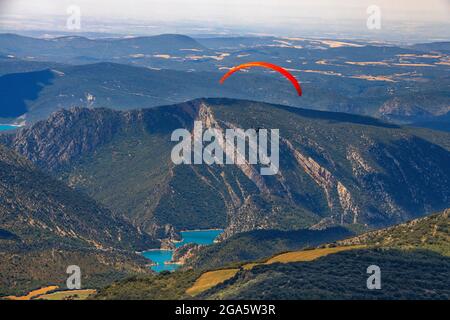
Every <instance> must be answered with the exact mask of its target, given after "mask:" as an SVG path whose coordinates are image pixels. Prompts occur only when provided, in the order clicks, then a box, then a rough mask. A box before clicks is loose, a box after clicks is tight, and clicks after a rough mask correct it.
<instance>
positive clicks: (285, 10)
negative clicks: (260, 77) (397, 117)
mask: <svg viewBox="0 0 450 320" xmlns="http://www.w3.org/2000/svg"><path fill="white" fill-rule="evenodd" d="M373 4H375V5H378V6H379V7H380V8H381V10H382V11H381V12H382V19H383V21H384V22H388V23H389V22H392V21H402V22H411V23H412V24H414V23H416V24H417V23H419V24H420V23H422V24H429V25H430V26H431V25H440V24H441V25H446V24H447V25H448V24H449V23H450V0H426V1H423V0H0V13H1V14H6V15H8V16H17V17H19V16H20V17H21V18H22V19H23V18H25V19H26V18H27V17H29V18H34V19H36V18H38V19H39V18H42V19H44V17H45V16H48V15H60V16H65V15H67V13H66V10H67V8H68V7H69V5H78V6H79V7H80V8H81V12H82V16H83V17H87V18H99V19H117V18H125V19H128V20H130V21H131V20H133V19H139V20H141V21H148V22H153V23H157V22H165V23H173V22H191V23H192V22H195V23H198V24H199V26H200V25H201V24H202V23H205V24H207V23H210V24H212V23H214V24H216V25H224V26H228V27H230V26H242V25H248V26H252V27H253V26H260V25H275V26H277V25H280V26H281V25H282V26H283V28H284V29H286V30H288V29H289V28H292V29H295V28H297V29H298V28H299V25H301V24H302V22H305V23H306V22H307V21H314V19H317V20H316V21H320V23H321V24H326V23H327V21H329V23H330V25H331V24H339V23H349V22H351V21H362V22H364V21H365V20H366V19H367V13H366V10H367V8H368V6H370V5H373ZM358 23H359V22H358ZM361 25H363V24H361Z"/></svg>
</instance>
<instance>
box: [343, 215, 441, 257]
mask: <svg viewBox="0 0 450 320" xmlns="http://www.w3.org/2000/svg"><path fill="white" fill-rule="evenodd" d="M449 214H450V209H449V210H445V211H444V212H443V213H439V214H434V215H431V216H428V217H425V218H420V219H416V220H412V221H409V222H407V223H404V224H400V225H397V226H393V227H391V228H388V229H383V230H379V231H373V232H369V233H365V234H362V235H360V236H357V237H354V238H350V239H347V240H343V241H338V244H339V245H360V244H366V245H370V246H380V247H384V248H386V247H394V248H403V249H409V248H412V249H413V248H423V249H427V250H431V251H436V252H438V253H440V254H442V255H445V256H450V220H449Z"/></svg>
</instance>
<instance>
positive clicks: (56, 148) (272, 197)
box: [9, 99, 450, 238]
mask: <svg viewBox="0 0 450 320" xmlns="http://www.w3.org/2000/svg"><path fill="white" fill-rule="evenodd" d="M195 120H197V121H202V123H203V126H204V128H217V129H222V130H225V129H228V128H243V129H250V128H268V129H272V128H274V129H279V130H280V170H279V172H278V174H277V175H275V176H261V175H260V174H259V172H260V171H259V169H260V166H259V165H252V164H249V163H248V162H247V161H246V162H244V163H242V164H239V165H236V166H234V165H212V166H207V165H174V164H173V163H172V162H171V160H170V152H171V148H172V147H173V146H174V143H172V142H171V141H170V135H171V133H172V131H173V130H175V129H178V128H186V129H188V130H192V128H193V123H194V121H195ZM428 136H429V135H428ZM427 139H428V138H427ZM427 139H425V138H422V136H419V135H418V134H417V135H416V134H415V133H414V132H412V131H411V130H409V129H408V130H406V129H402V128H400V127H395V126H391V125H387V124H384V123H381V122H378V121H377V120H374V119H370V118H364V117H359V116H351V115H345V114H338V113H322V112H315V111H307V110H300V109H294V108H287V107H280V106H274V105H268V104H262V103H256V102H250V101H239V100H227V99H202V100H195V101H192V102H188V103H184V104H181V105H176V106H169V107H161V108H156V109H148V110H139V111H128V112H119V111H110V110H103V109H100V110H88V109H72V110H69V111H61V112H58V113H56V114H54V115H52V117H51V118H50V119H49V120H47V121H45V122H39V123H37V124H35V125H34V126H32V127H31V128H27V129H23V130H21V131H20V132H19V133H18V134H17V135H16V137H14V138H12V139H11V140H10V141H9V144H10V146H12V147H13V148H14V149H15V150H16V151H18V152H19V153H21V154H22V155H24V156H25V157H27V158H28V159H30V160H31V161H33V162H34V163H35V164H37V165H38V166H40V167H41V168H43V169H46V170H48V171H49V172H51V173H52V174H55V175H57V176H58V177H60V178H62V179H64V180H66V181H69V182H70V184H71V185H72V186H73V187H74V188H78V189H81V190H83V191H85V192H87V193H88V194H90V195H91V196H93V197H94V198H95V199H97V200H98V201H100V202H102V203H103V204H104V205H106V206H107V207H109V208H111V209H113V210H115V211H117V212H121V213H124V214H126V215H127V217H128V219H129V220H130V221H132V223H133V224H134V225H136V226H137V227H139V228H140V229H141V230H143V231H146V232H147V233H151V234H153V235H156V234H158V238H159V237H170V235H169V233H172V232H162V231H164V230H169V231H170V230H172V229H171V227H170V226H173V227H174V228H175V229H196V228H212V227H222V228H226V231H225V233H224V235H223V237H228V236H230V235H232V234H235V233H237V232H242V231H248V230H253V229H268V228H273V229H295V228H301V227H314V228H318V229H320V228H323V227H326V226H330V225H336V224H360V225H369V226H374V227H377V226H387V225H391V224H394V223H398V222H401V221H404V220H407V219H410V218H414V217H416V216H417V215H421V214H425V213H428V212H431V211H433V210H439V209H441V208H443V207H446V206H450V188H449V183H448V182H449V181H450V168H449V166H448V163H450V152H449V151H448V150H447V149H445V147H444V146H445V143H444V142H443V143H440V142H439V141H440V139H441V140H446V139H448V136H446V135H445V134H441V135H440V136H439V137H433V139H430V140H427ZM431 141H433V142H431Z"/></svg>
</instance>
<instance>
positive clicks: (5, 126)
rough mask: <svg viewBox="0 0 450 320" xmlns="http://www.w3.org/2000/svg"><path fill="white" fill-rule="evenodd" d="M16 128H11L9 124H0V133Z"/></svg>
mask: <svg viewBox="0 0 450 320" xmlns="http://www.w3.org/2000/svg"><path fill="white" fill-rule="evenodd" d="M17 128H18V126H13V125H11V124H0V131H7V130H16V129H17Z"/></svg>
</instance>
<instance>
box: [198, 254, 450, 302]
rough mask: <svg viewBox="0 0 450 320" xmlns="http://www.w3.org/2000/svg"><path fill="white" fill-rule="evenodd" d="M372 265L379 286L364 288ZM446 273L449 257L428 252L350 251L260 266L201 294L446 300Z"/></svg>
mask: <svg viewBox="0 0 450 320" xmlns="http://www.w3.org/2000/svg"><path fill="white" fill-rule="evenodd" d="M371 265H377V266H379V267H380V268H381V283H382V288H381V290H368V289H367V278H368V277H369V276H370V275H369V274H367V268H368V267H369V266H371ZM449 277H450V258H448V257H444V256H441V255H439V254H436V253H433V252H427V251H399V250H384V249H373V250H354V251H346V252H342V253H338V254H334V255H329V256H327V257H324V258H321V259H318V260H316V261H313V262H302V263H288V264H274V265H267V266H264V265H260V266H257V267H255V268H253V269H252V270H249V271H241V272H240V273H238V274H237V275H236V276H235V277H234V278H232V279H231V280H229V281H227V282H225V283H224V284H222V285H218V286H217V287H215V288H213V289H211V290H210V291H209V292H206V293H205V294H203V295H202V296H201V298H208V299H210V298H214V299H216V298H219V299H442V300H448V299H449V298H450V285H449V282H448V279H449Z"/></svg>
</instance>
